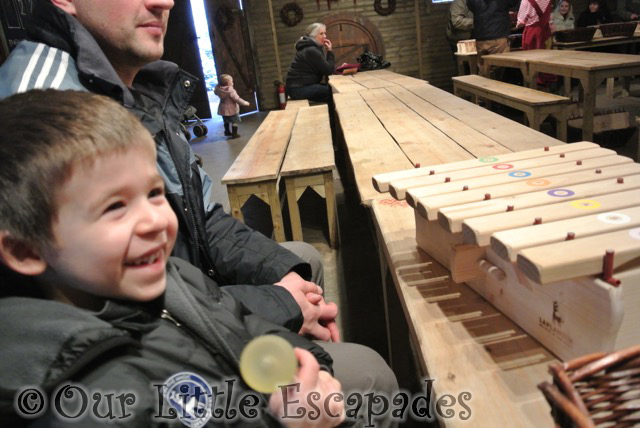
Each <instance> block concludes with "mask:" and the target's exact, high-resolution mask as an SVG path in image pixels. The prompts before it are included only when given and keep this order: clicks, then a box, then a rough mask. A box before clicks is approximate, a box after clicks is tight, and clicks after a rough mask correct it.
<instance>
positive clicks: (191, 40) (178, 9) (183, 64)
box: [162, 1, 211, 117]
mask: <svg viewBox="0 0 640 428" xmlns="http://www.w3.org/2000/svg"><path fill="white" fill-rule="evenodd" d="M162 59H165V60H167V61H171V62H175V63H176V64H178V65H179V66H180V68H182V69H184V70H185V71H187V72H188V73H191V74H193V75H194V76H196V77H197V78H198V79H199V81H198V85H197V86H196V90H195V92H194V94H193V96H192V97H191V101H190V103H191V105H192V106H194V107H195V108H196V110H197V111H198V112H197V113H196V114H197V115H198V116H199V117H211V109H210V107H209V98H208V96H207V88H206V85H205V81H204V73H203V71H202V64H201V63H200V52H199V50H198V36H197V35H196V28H195V24H194V23H193V15H192V14H191V6H190V5H189V2H188V1H178V2H176V3H175V5H174V6H173V9H171V14H170V15H169V23H168V25H167V35H166V37H165V40H164V55H163V56H162Z"/></svg>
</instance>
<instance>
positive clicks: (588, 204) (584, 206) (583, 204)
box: [570, 199, 602, 210]
mask: <svg viewBox="0 0 640 428" xmlns="http://www.w3.org/2000/svg"><path fill="white" fill-rule="evenodd" d="M570 205H571V206H572V207H573V208H578V209H579V210H596V209H598V208H600V206H601V205H602V204H601V203H600V202H598V201H594V200H592V199H579V200H577V201H573V202H571V203H570Z"/></svg>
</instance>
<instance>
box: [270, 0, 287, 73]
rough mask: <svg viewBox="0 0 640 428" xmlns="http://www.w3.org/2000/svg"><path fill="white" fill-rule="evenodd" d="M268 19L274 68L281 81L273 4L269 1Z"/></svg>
mask: <svg viewBox="0 0 640 428" xmlns="http://www.w3.org/2000/svg"><path fill="white" fill-rule="evenodd" d="M269 19H270V21H271V34H272V36H273V51H274V53H275V54H276V68H277V70H278V79H279V80H280V81H281V82H282V83H284V82H283V79H282V65H281V64H280V52H279V51H278V33H277V32H276V22H275V20H274V19H273V2H272V1H271V0H269Z"/></svg>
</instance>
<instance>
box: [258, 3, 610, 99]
mask: <svg viewBox="0 0 640 428" xmlns="http://www.w3.org/2000/svg"><path fill="white" fill-rule="evenodd" d="M290 1H291V0H272V1H271V2H268V1H266V0H245V8H246V12H247V18H248V22H249V28H250V31H251V40H252V43H253V52H254V56H255V59H256V73H257V80H258V102H259V104H260V108H261V109H262V110H268V109H273V108H276V107H277V105H278V102H277V98H276V91H275V88H274V85H273V81H274V80H282V81H283V82H284V79H285V78H286V74H287V70H288V68H289V64H290V62H291V59H292V58H293V55H294V53H295V50H294V47H293V46H294V43H295V41H296V40H297V39H298V38H299V37H300V36H301V35H302V33H303V32H304V29H305V28H306V27H307V25H309V24H311V23H313V22H318V21H321V20H322V19H323V18H325V17H326V16H327V15H329V14H334V13H340V12H355V13H358V14H360V15H362V16H364V17H366V18H368V19H369V20H370V21H371V22H373V23H374V24H375V25H376V26H377V27H378V30H379V31H380V33H381V35H382V39H383V40H384V45H385V50H386V54H385V59H386V60H388V61H390V62H391V67H390V70H391V71H395V72H397V73H401V74H405V75H407V76H413V77H420V76H419V65H418V52H417V46H418V43H417V40H416V17H415V4H416V2H415V0H397V2H396V10H395V12H394V13H393V14H391V15H389V16H380V15H378V14H377V13H376V12H375V10H374V8H373V1H372V0H355V1H354V0H339V1H337V2H335V1H332V2H331V10H329V9H328V7H327V1H326V0H320V1H319V4H320V7H319V8H318V3H317V2H316V1H315V0H297V1H296V3H297V4H298V5H299V6H300V7H301V8H302V10H303V13H304V18H303V20H302V22H301V23H299V24H298V25H296V26H295V27H288V26H286V25H285V24H284V23H283V22H282V20H281V19H280V9H282V6H284V5H285V4H287V3H289V2H290ZM269 3H271V4H272V5H273V9H272V13H273V17H274V24H275V30H276V34H277V38H278V53H279V55H280V64H281V69H282V76H278V72H277V67H276V54H275V50H274V43H273V36H272V34H273V32H272V27H271V20H270V13H269ZM417 3H418V7H419V14H420V15H419V17H420V32H421V36H422V37H421V38H422V40H421V50H422V68H423V76H422V78H423V79H425V80H428V81H429V83H431V84H432V85H434V86H437V87H440V88H442V89H446V90H451V88H452V84H451V76H455V75H456V68H455V63H454V59H453V55H452V53H451V49H450V48H449V44H448V43H447V40H446V37H445V25H446V21H447V12H448V10H449V4H450V3H443V4H431V2H430V0H419V1H418V2H417ZM609 3H611V4H610V7H609V10H611V11H613V10H615V2H612V1H610V2H609ZM386 4H387V2H386V1H383V6H386ZM587 4H588V0H576V1H574V2H573V7H574V15H575V18H576V21H577V19H578V16H579V15H580V12H582V11H583V10H585V9H586V7H587Z"/></svg>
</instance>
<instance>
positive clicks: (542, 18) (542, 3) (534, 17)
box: [516, 0, 558, 86]
mask: <svg viewBox="0 0 640 428" xmlns="http://www.w3.org/2000/svg"><path fill="white" fill-rule="evenodd" d="M552 6H553V5H552V3H551V0H522V2H521V3H520V9H518V17H517V24H516V27H518V28H522V27H524V30H523V31H522V50H523V51H526V50H533V49H549V48H551V25H550V20H551V9H552ZM557 80H558V77H557V76H556V75H553V74H548V73H538V75H537V76H536V84H538V85H541V86H546V85H548V84H549V83H551V82H556V81H557Z"/></svg>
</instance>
